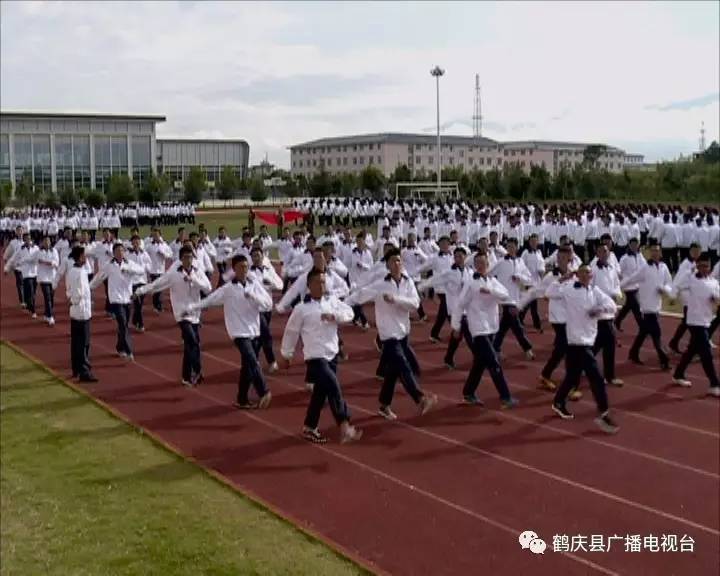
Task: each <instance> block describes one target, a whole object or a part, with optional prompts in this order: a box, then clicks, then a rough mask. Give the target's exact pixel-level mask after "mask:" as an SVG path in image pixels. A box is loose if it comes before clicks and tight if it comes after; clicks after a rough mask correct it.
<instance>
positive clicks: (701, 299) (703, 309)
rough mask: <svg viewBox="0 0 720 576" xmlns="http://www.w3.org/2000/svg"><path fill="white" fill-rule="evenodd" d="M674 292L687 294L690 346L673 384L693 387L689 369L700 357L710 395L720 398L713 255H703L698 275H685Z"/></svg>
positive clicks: (718, 286)
mask: <svg viewBox="0 0 720 576" xmlns="http://www.w3.org/2000/svg"><path fill="white" fill-rule="evenodd" d="M674 291H675V292H680V291H685V292H686V293H687V325H688V329H689V330H690V344H689V346H688V347H687V350H685V352H684V353H683V355H682V357H681V358H680V362H679V363H678V365H677V366H676V367H675V371H674V373H673V383H674V384H677V385H678V386H683V387H689V386H691V385H692V383H691V382H690V380H688V379H687V378H685V370H687V367H688V366H689V365H690V362H691V361H692V359H693V357H694V356H695V355H696V354H697V355H698V356H700V361H701V362H702V367H703V371H704V372H705V375H706V376H707V377H708V380H709V381H710V388H709V390H708V394H710V395H712V396H716V397H718V398H720V380H718V376H717V372H716V371H715V364H714V363H713V357H712V348H711V347H710V339H709V337H708V328H709V327H710V324H711V323H712V319H713V316H714V315H715V307H716V306H717V305H718V304H720V283H718V281H717V280H716V279H715V278H713V277H712V276H710V256H709V255H707V254H703V255H701V256H700V257H699V258H698V259H697V260H696V270H695V273H694V274H686V275H685V276H683V278H681V279H680V281H679V282H677V284H676V285H675V288H674Z"/></svg>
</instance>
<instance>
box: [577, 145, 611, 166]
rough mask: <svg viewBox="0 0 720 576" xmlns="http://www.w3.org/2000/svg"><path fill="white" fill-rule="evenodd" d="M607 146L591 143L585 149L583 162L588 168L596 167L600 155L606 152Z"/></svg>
mask: <svg viewBox="0 0 720 576" xmlns="http://www.w3.org/2000/svg"><path fill="white" fill-rule="evenodd" d="M606 151H607V146H605V145H604V144H590V145H588V146H586V147H585V149H584V150H583V161H582V164H583V166H585V167H586V168H594V167H595V166H596V164H597V161H598V160H599V159H600V156H602V155H603V154H605V152H606Z"/></svg>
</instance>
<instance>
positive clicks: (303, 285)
mask: <svg viewBox="0 0 720 576" xmlns="http://www.w3.org/2000/svg"><path fill="white" fill-rule="evenodd" d="M309 273H310V270H308V271H307V272H305V274H303V275H302V276H300V277H299V278H298V279H297V280H295V282H293V285H292V286H290V288H288V290H287V292H285V294H283V297H282V298H281V299H280V301H279V302H278V303H277V305H276V307H275V308H276V310H277V311H278V312H279V313H280V314H284V313H285V312H287V311H288V310H289V309H290V306H291V304H292V302H293V300H295V299H296V298H298V297H300V298H304V297H305V295H306V294H307V277H308V274H309ZM325 293H326V294H328V295H331V296H335V297H336V298H345V296H347V295H348V294H349V293H350V289H349V288H348V285H347V282H345V280H343V279H342V278H340V276H338V275H337V274H336V273H335V272H334V271H333V270H331V269H329V268H326V269H325Z"/></svg>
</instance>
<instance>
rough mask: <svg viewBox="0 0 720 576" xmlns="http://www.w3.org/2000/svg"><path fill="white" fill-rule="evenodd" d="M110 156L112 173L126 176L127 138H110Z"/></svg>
mask: <svg viewBox="0 0 720 576" xmlns="http://www.w3.org/2000/svg"><path fill="white" fill-rule="evenodd" d="M111 154H112V173H113V174H127V171H128V157H127V137H126V136H112V137H111Z"/></svg>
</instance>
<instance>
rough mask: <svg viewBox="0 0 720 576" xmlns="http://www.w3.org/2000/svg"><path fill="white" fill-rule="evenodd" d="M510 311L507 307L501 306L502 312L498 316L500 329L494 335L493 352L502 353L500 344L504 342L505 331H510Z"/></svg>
mask: <svg viewBox="0 0 720 576" xmlns="http://www.w3.org/2000/svg"><path fill="white" fill-rule="evenodd" d="M510 321H511V319H510V309H509V306H503V307H502V312H501V316H500V328H499V329H498V331H497V332H496V334H495V341H494V342H493V346H495V350H496V351H497V352H500V351H502V344H503V340H505V334H507V331H508V330H509V329H510Z"/></svg>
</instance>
